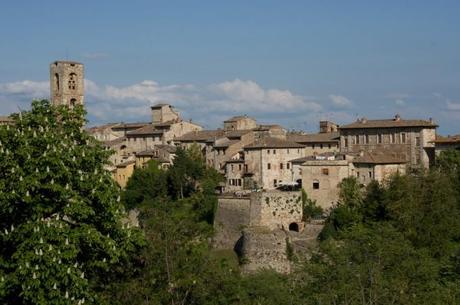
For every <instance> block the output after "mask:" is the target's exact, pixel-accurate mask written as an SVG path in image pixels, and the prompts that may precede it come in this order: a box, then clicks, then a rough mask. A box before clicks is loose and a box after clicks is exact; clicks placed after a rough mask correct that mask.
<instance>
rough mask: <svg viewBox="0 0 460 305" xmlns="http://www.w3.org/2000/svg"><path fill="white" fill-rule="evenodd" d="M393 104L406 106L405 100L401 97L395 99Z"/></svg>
mask: <svg viewBox="0 0 460 305" xmlns="http://www.w3.org/2000/svg"><path fill="white" fill-rule="evenodd" d="M395 104H396V106H400V107H403V106H406V102H405V101H404V100H402V99H397V100H395Z"/></svg>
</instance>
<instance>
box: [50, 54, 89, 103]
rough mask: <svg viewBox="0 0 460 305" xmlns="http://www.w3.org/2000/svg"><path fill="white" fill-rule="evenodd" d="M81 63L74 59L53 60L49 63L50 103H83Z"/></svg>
mask: <svg viewBox="0 0 460 305" xmlns="http://www.w3.org/2000/svg"><path fill="white" fill-rule="evenodd" d="M83 77H84V76H83V64H81V63H79V62H75V61H55V62H53V63H51V64H50V91H51V92H50V97H51V103H52V104H53V105H55V106H57V105H67V106H69V107H73V106H75V105H83V104H84V102H83V96H84V87H83V79H84V78H83Z"/></svg>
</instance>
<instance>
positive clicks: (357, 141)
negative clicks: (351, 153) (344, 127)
mask: <svg viewBox="0 0 460 305" xmlns="http://www.w3.org/2000/svg"><path fill="white" fill-rule="evenodd" d="M359 138H360V136H356V144H359V140H360V139H359Z"/></svg>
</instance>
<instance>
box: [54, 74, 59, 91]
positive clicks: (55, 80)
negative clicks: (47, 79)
mask: <svg viewBox="0 0 460 305" xmlns="http://www.w3.org/2000/svg"><path fill="white" fill-rule="evenodd" d="M54 83H55V84H56V91H59V86H60V84H59V74H57V73H55V74H54Z"/></svg>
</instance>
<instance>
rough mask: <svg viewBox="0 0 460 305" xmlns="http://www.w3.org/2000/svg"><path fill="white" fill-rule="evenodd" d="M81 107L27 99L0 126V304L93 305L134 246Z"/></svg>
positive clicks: (137, 239)
mask: <svg viewBox="0 0 460 305" xmlns="http://www.w3.org/2000/svg"><path fill="white" fill-rule="evenodd" d="M83 124H84V110H83V108H82V107H76V108H75V109H73V110H69V109H67V108H65V107H53V106H51V105H50V104H49V102H48V101H35V102H33V104H32V110H31V111H29V112H23V113H21V114H17V115H15V117H14V126H0V226H1V233H0V277H1V282H0V300H1V301H0V303H2V304H10V303H11V304H67V303H70V302H72V303H74V304H82V303H85V302H86V303H95V304H100V301H99V300H98V297H97V296H98V293H97V292H98V291H99V290H102V289H103V288H102V287H103V286H104V284H105V283H106V282H107V281H110V279H111V277H115V276H117V274H116V272H115V271H116V270H118V269H121V268H123V269H124V268H126V267H127V265H126V264H127V263H129V261H130V256H131V255H132V253H133V252H134V251H135V250H136V248H137V247H138V246H139V245H141V244H142V240H143V239H142V235H141V234H140V231H138V230H134V229H130V228H127V227H126V226H125V225H123V224H122V221H121V220H122V218H123V217H124V215H125V214H124V207H123V205H122V204H121V202H120V200H119V198H120V197H119V196H120V195H119V190H118V188H117V186H116V185H115V184H114V182H113V180H112V178H111V175H110V173H109V172H107V171H106V170H105V169H104V165H106V164H107V162H108V161H107V158H108V156H109V155H108V154H109V153H108V152H107V151H105V150H104V149H103V148H102V147H101V146H100V145H99V144H97V143H96V141H95V140H93V139H92V138H90V137H89V136H88V135H87V134H86V133H85V132H83V131H82V126H83Z"/></svg>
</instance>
